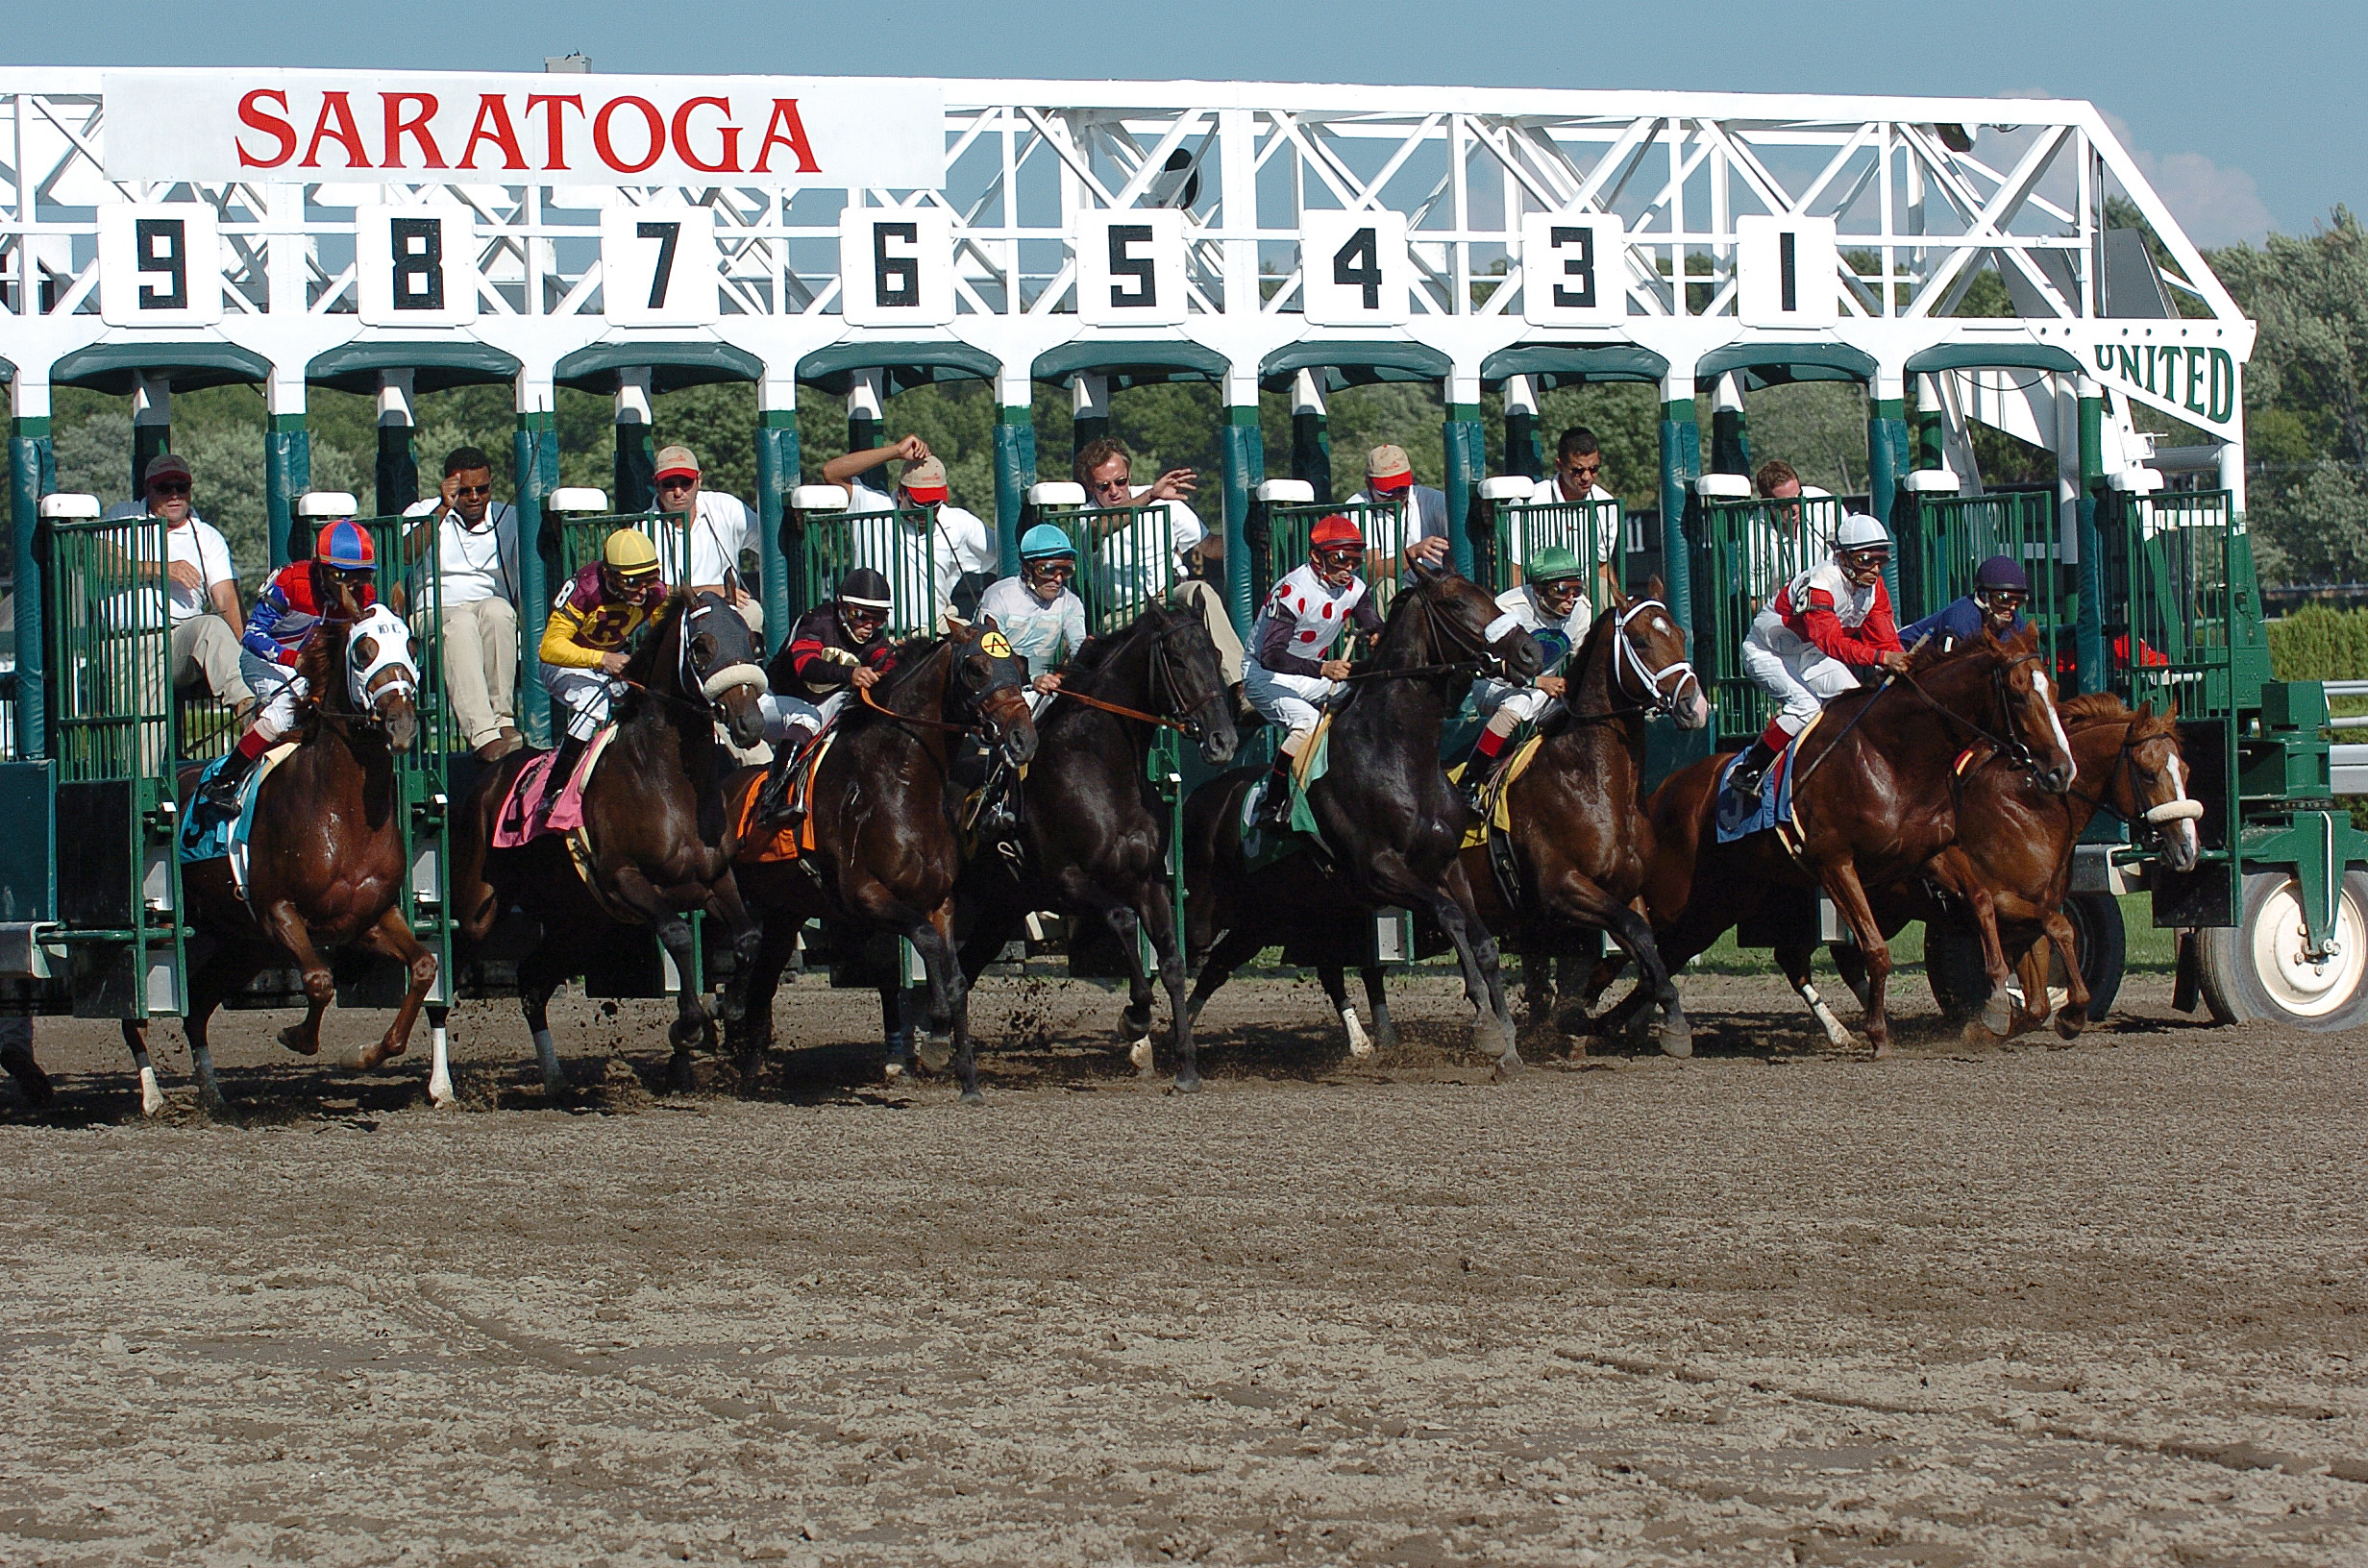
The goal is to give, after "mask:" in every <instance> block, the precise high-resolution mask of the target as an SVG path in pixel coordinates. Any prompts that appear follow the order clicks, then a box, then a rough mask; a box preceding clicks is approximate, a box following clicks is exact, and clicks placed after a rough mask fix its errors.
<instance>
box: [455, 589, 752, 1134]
mask: <svg viewBox="0 0 2368 1568" xmlns="http://www.w3.org/2000/svg"><path fill="white" fill-rule="evenodd" d="M624 678H625V681H626V691H625V694H624V695H623V696H622V697H621V698H619V699H618V701H617V705H616V710H615V736H614V738H613V739H612V740H611V741H610V743H609V745H608V747H607V749H605V750H604V751H603V752H602V753H601V754H600V756H599V757H598V759H597V760H596V761H595V762H594V764H593V766H592V770H591V772H590V774H589V776H588V777H587V778H586V779H585V780H584V784H583V836H584V841H585V845H586V848H587V861H588V865H587V866H586V867H585V869H584V870H582V871H579V870H578V867H577V863H576V860H575V858H574V855H573V854H572V852H571V851H570V849H569V846H568V842H567V839H568V835H565V834H560V833H543V834H541V835H539V836H537V837H535V838H533V839H530V840H529V841H528V842H527V843H525V844H523V845H518V846H517V847H515V848H508V849H497V848H494V847H493V831H494V825H495V822H496V820H497V819H498V818H499V817H500V815H501V812H502V807H503V802H504V801H505V800H506V799H507V798H508V796H509V794H510V790H511V786H512V785H513V784H514V783H515V782H516V780H517V777H518V773H519V771H520V770H521V769H523V768H525V767H526V765H527V763H528V762H529V761H530V760H531V756H530V753H528V752H524V751H517V752H512V753H511V754H510V755H509V756H507V757H505V758H503V759H502V760H501V761H500V762H498V763H496V764H494V765H493V766H492V767H491V768H488V769H487V770H486V771H485V774H484V776H483V777H482V778H481V779H480V780H479V781H478V785H477V788H476V790H475V792H474V793H473V794H471V795H470V796H469V797H468V798H467V800H466V801H465V802H464V803H463V805H462V807H461V809H460V825H459V826H458V828H457V829H456V833H455V838H456V851H455V855H454V868H453V870H454V875H453V901H454V909H455V914H456V919H457V925H458V930H459V933H460V935H461V937H462V938H463V940H465V941H467V942H469V943H478V942H481V941H482V940H483V939H484V937H485V934H486V933H487V932H488V931H489V930H491V929H492V927H493V923H494V920H495V919H496V918H497V917H499V916H500V915H501V913H502V912H503V911H504V910H505V909H507V908H509V907H511V906H513V905H515V906H518V907H521V908H523V909H525V910H526V912H527V913H528V914H529V915H530V916H532V917H534V918H536V919H538V920H539V921H540V922H541V926H542V933H541V937H540V939H539V940H538V941H537V942H536V943H535V945H534V948H533V950H532V951H530V952H529V953H528V954H527V955H526V957H525V958H524V959H522V960H520V962H519V965H518V1000H519V1003H520V1005H521V1007H522V1008H523V1009H524V1011H525V1013H526V1020H527V1027H528V1028H529V1029H530V1030H531V1031H532V1032H533V1036H534V1053H535V1056H536V1058H537V1060H538V1061H539V1062H540V1064H541V1066H542V1069H543V1087H544V1090H546V1091H547V1092H549V1093H551V1094H554V1095H556V1094H559V1093H561V1092H563V1091H564V1090H566V1087H567V1078H566V1075H565V1074H564V1073H563V1072H561V1070H560V1068H559V1054H558V1050H557V1048H556V1047H555V1045H554V1044H553V1043H552V1039H551V1026H550V1020H549V1017H548V1015H547V1009H548V1008H549V1006H550V1002H551V993H552V992H555V991H556V990H557V989H558V987H559V983H560V982H561V981H562V980H565V979H566V978H567V977H568V976H570V975H574V974H580V973H582V972H583V969H584V966H585V964H586V962H587V961H593V960H597V959H598V958H599V957H600V956H601V955H602V954H603V952H604V950H612V949H613V946H614V943H616V942H617V940H618V939H619V937H620V936H621V935H622V934H623V932H624V931H625V930H627V929H629V928H632V927H636V926H644V925H646V926H650V927H653V928H654V929H655V931H656V933H657V938H658V941H659V942H660V943H664V944H665V948H666V952H667V954H668V956H670V957H671V958H672V959H673V960H674V964H675V972H676V973H677V974H678V975H679V976H681V991H680V992H679V994H678V999H677V1009H676V1017H675V1021H674V1025H673V1027H672V1028H671V1029H669V1030H668V1032H667V1039H668V1041H669V1042H670V1043H671V1044H672V1045H673V1046H674V1059H673V1061H672V1063H671V1064H670V1071H671V1075H672V1083H673V1085H674V1087H675V1089H676V1090H678V1091H679V1090H688V1089H690V1088H692V1087H693V1077H692V1071H691V1046H692V1044H693V1043H694V1042H697V1041H712V1040H713V1038H714V1034H715V1025H714V1022H713V1020H712V1019H710V1018H709V1017H708V1015H707V1010H706V1008H705V1007H704V1005H703V1004H702V1002H701V1001H700V997H699V988H698V985H697V983H696V981H695V980H694V978H693V977H694V976H696V975H697V974H698V973H699V969H698V967H697V965H696V964H695V963H694V961H693V957H692V952H691V923H690V920H689V919H688V916H689V915H690V914H691V913H692V912H693V911H695V910H704V911H706V912H707V913H708V914H711V915H713V916H715V917H716V918H717V919H720V920H721V921H722V922H723V925H724V929H725V933H726V935H727V937H728V940H729V941H730V943H731V946H732V950H733V952H734V953H735V954H737V955H738V958H739V963H740V974H741V975H742V976H744V977H745V975H746V974H747V972H748V969H749V967H750V965H751V964H752V962H753V960H754V958H755V953H756V944H757V932H756V927H755V925H754V923H753V922H752V921H751V920H750V919H749V915H748V910H747V909H746V908H745V907H744V906H743V904H742V903H741V898H740V892H739V889H738V887H737V886H736V885H735V884H734V882H733V880H732V866H731V855H730V851H729V848H728V839H729V837H730V834H729V831H728V825H727V823H726V821H725V816H724V793H723V776H724V772H725V769H724V765H723V763H722V761H721V757H722V750H723V748H722V747H719V746H718V745H717V744H716V739H715V726H716V724H717V723H718V722H719V721H721V723H723V724H724V725H725V727H726V728H727V729H728V730H729V731H730V733H731V737H732V739H733V741H734V742H735V743H737V744H738V745H740V746H742V747H753V746H755V745H756V744H757V743H758V742H760V741H761V740H763V739H764V715H763V712H762V711H761V710H760V709H759V707H758V706H757V701H758V698H761V697H762V696H763V694H764V689H765V673H764V671H763V670H762V669H760V668H758V666H757V664H756V645H755V640H754V639H753V638H752V636H751V635H750V632H749V628H748V624H747V623H746V622H744V621H742V620H741V619H740V617H739V616H738V615H737V614H736V613H735V612H734V611H733V610H732V608H731V606H730V605H728V604H727V603H726V602H725V601H724V600H722V599H721V598H719V597H717V596H716V595H714V594H709V593H703V594H697V595H694V594H692V593H691V592H690V591H689V590H688V589H682V588H678V589H676V590H675V593H674V597H673V599H672V600H670V601H669V603H668V605H667V608H666V611H665V613H664V614H663V615H662V616H661V618H660V619H659V621H658V624H657V626H656V628H655V629H654V630H653V631H650V632H649V633H647V634H646V635H644V637H643V638H642V640H641V644H640V646H639V647H638V648H637V649H635V650H634V652H633V655H632V657H631V658H630V660H629V661H628V662H627V664H626V667H625V673H624ZM564 783H565V781H564V780H561V779H551V780H548V781H547V782H546V784H545V788H546V789H549V790H557V789H559V788H561V787H562V786H563V784H564ZM745 995H746V991H745V986H744V984H743V983H742V982H740V981H735V983H734V984H733V985H732V986H729V987H727V988H726V990H725V992H724V996H723V1005H722V1011H723V1014H724V1017H725V1018H726V1019H727V1020H729V1019H731V1018H733V1017H737V1016H738V1011H739V1007H740V1005H741V998H742V997H744V996H745Z"/></svg>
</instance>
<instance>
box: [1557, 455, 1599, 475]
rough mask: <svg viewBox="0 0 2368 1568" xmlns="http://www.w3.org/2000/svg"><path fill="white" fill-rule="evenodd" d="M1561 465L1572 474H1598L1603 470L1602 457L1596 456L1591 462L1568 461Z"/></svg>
mask: <svg viewBox="0 0 2368 1568" xmlns="http://www.w3.org/2000/svg"><path fill="white" fill-rule="evenodd" d="M1563 466H1564V467H1565V468H1567V469H1568V470H1570V472H1571V473H1573V474H1600V473H1602V472H1603V459H1602V458H1600V457H1598V458H1596V459H1595V460H1594V461H1593V462H1591V463H1581V462H1569V463H1565V464H1564V465H1563Z"/></svg>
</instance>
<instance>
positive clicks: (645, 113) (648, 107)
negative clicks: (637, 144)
mask: <svg viewBox="0 0 2368 1568" xmlns="http://www.w3.org/2000/svg"><path fill="white" fill-rule="evenodd" d="M628 104H630V105H631V106H632V107H633V108H635V109H637V110H641V117H642V120H643V122H644V123H645V124H647V125H648V126H649V128H650V151H649V153H648V154H647V155H646V156H644V157H643V159H642V160H641V161H640V162H638V163H628V162H626V161H625V160H624V159H621V158H619V157H618V156H617V150H616V148H615V147H614V146H612V145H610V143H609V140H608V116H610V115H611V114H614V113H615V112H616V111H617V110H620V109H623V108H625V107H626V106H627V105H628ZM592 150H593V151H594V152H596V153H598V154H600V155H601V161H602V162H604V163H605V164H607V165H608V166H609V167H610V168H612V169H614V170H616V171H617V172H618V173H619V174H639V173H640V172H641V171H642V170H644V169H646V168H648V167H649V166H650V165H651V164H653V163H654V162H656V161H657V160H658V159H659V158H660V157H662V156H663V155H664V154H665V151H666V116H665V115H663V114H660V113H659V112H658V111H657V105H655V104H654V103H652V102H650V100H649V99H647V98H636V97H634V96H633V95H632V94H630V93H627V94H626V95H625V96H624V97H622V98H611V99H609V100H608V102H606V103H604V104H603V105H601V111H600V112H599V113H598V114H595V115H593V116H592Z"/></svg>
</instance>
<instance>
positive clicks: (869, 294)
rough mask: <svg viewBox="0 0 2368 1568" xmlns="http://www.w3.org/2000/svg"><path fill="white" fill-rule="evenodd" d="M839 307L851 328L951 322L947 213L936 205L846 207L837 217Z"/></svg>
mask: <svg viewBox="0 0 2368 1568" xmlns="http://www.w3.org/2000/svg"><path fill="white" fill-rule="evenodd" d="M839 279H840V282H839V290H840V292H839V310H840V313H841V314H843V315H845V316H846V317H847V322H848V325H849V326H851V327H943V326H945V325H946V324H947V323H948V322H950V321H951V320H953V217H952V214H950V213H949V212H948V211H947V210H946V209H945V208H942V207H910V208H904V207H900V208H886V207H851V208H848V209H847V210H846V212H845V213H844V214H842V215H841V217H840V219H839Z"/></svg>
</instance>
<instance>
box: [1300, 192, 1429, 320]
mask: <svg viewBox="0 0 2368 1568" xmlns="http://www.w3.org/2000/svg"><path fill="white" fill-rule="evenodd" d="M1413 289H1414V263H1413V261H1412V260H1411V259H1410V258H1409V257H1408V256H1407V254H1406V214H1405V213H1403V212H1302V213H1300V214H1299V308H1300V309H1301V310H1303V311H1305V312H1306V315H1307V320H1308V324H1309V325H1310V326H1314V327H1395V326H1399V325H1401V324H1403V323H1404V322H1405V321H1406V319H1407V318H1408V317H1409V316H1410V315H1411V314H1412V313H1413V310H1414V306H1413V303H1412V299H1411V295H1412V293H1413Z"/></svg>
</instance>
